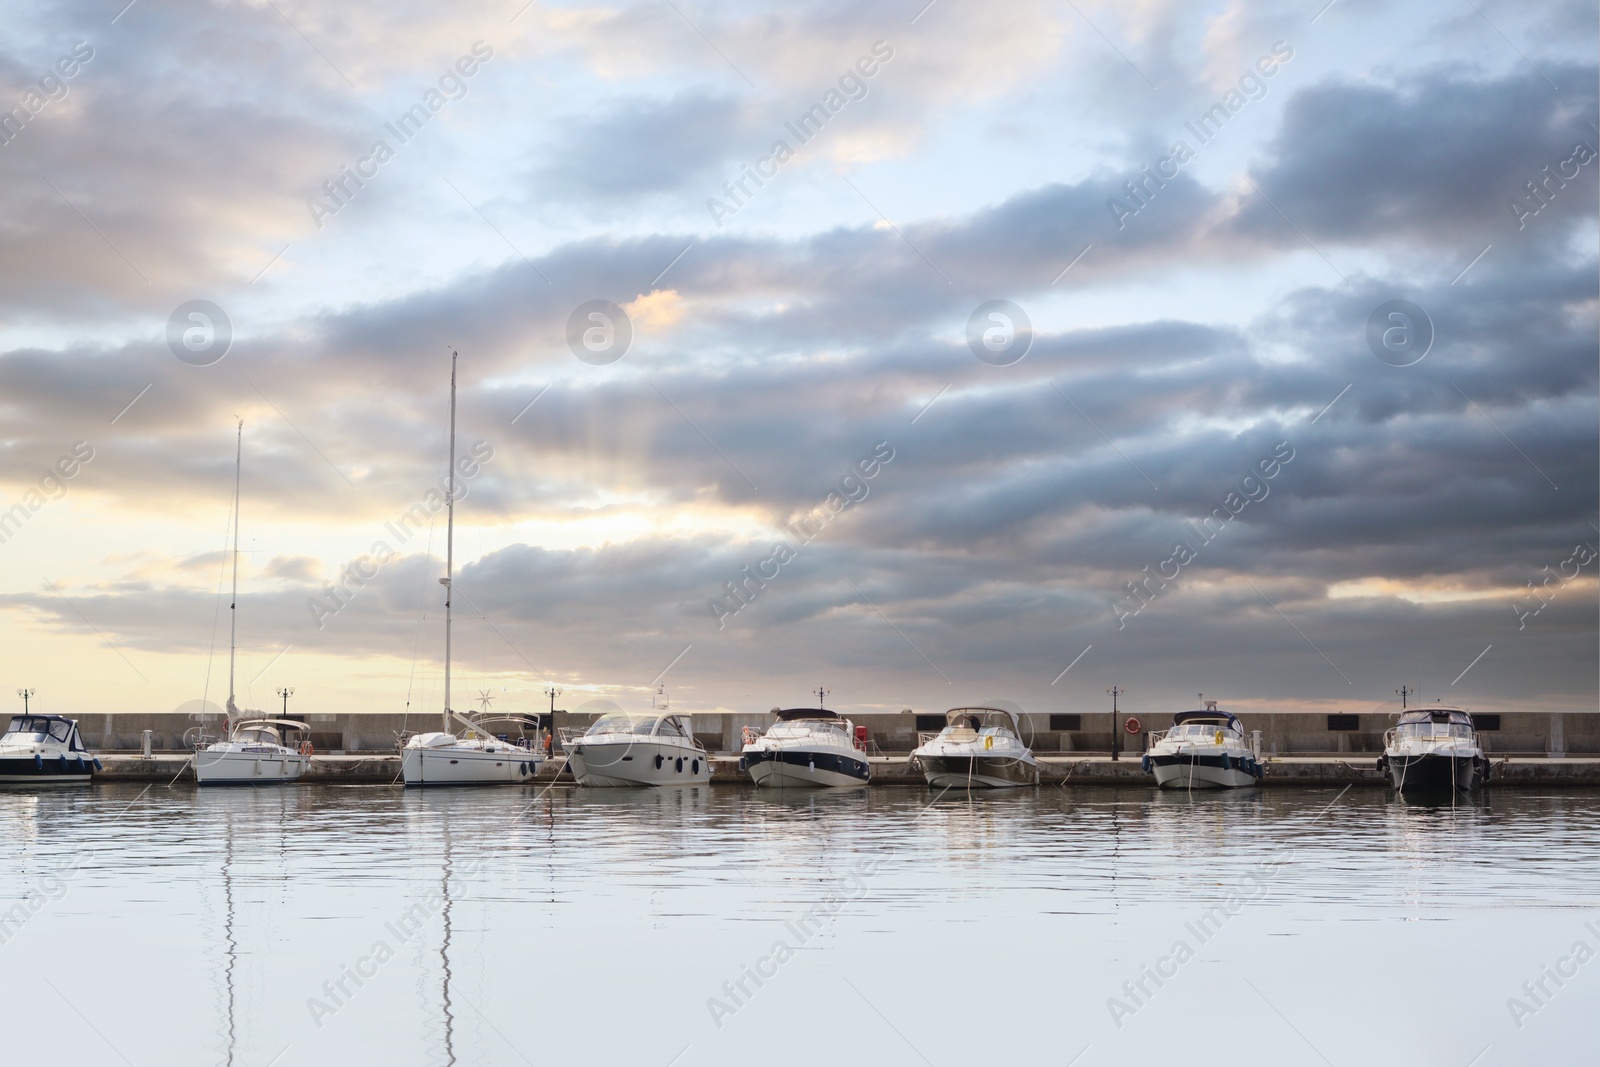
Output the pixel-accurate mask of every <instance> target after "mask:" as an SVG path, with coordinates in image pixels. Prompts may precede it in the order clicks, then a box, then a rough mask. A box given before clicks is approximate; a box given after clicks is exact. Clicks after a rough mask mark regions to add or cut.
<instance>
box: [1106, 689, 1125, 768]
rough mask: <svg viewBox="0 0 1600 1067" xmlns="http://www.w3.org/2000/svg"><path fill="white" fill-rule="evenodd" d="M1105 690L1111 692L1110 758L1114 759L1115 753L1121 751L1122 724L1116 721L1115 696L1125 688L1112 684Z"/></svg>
mask: <svg viewBox="0 0 1600 1067" xmlns="http://www.w3.org/2000/svg"><path fill="white" fill-rule="evenodd" d="M1106 692H1108V693H1110V694H1111V758H1112V759H1113V760H1116V759H1117V758H1118V756H1117V754H1118V753H1119V752H1121V751H1122V724H1121V723H1120V722H1118V721H1117V697H1119V696H1121V695H1122V694H1124V693H1126V692H1127V690H1126V689H1121V688H1119V687H1117V686H1112V687H1111V688H1110V689H1107V690H1106Z"/></svg>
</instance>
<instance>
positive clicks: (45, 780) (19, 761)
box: [0, 756, 95, 785]
mask: <svg viewBox="0 0 1600 1067" xmlns="http://www.w3.org/2000/svg"><path fill="white" fill-rule="evenodd" d="M94 763H95V761H94V759H93V757H90V758H88V759H81V760H80V759H78V758H76V757H74V756H69V757H67V758H65V759H63V758H62V757H60V756H41V757H39V758H38V759H35V758H34V757H33V756H11V757H0V785H87V784H88V783H89V782H90V781H92V780H93V778H94Z"/></svg>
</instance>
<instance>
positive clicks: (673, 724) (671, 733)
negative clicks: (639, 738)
mask: <svg viewBox="0 0 1600 1067" xmlns="http://www.w3.org/2000/svg"><path fill="white" fill-rule="evenodd" d="M656 734H657V735H659V736H661V737H682V736H683V724H681V723H680V722H678V720H677V719H662V720H661V727H660V729H658V730H656Z"/></svg>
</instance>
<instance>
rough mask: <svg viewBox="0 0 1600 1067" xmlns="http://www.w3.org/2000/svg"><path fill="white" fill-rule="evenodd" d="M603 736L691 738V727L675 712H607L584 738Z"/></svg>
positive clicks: (687, 720)
mask: <svg viewBox="0 0 1600 1067" xmlns="http://www.w3.org/2000/svg"><path fill="white" fill-rule="evenodd" d="M605 734H633V735H634V736H636V737H691V736H693V735H692V733H691V727H690V725H689V719H688V718H687V717H686V716H683V715H679V714H677V713H675V712H660V711H648V712H629V711H609V712H607V713H606V714H604V715H602V716H600V717H599V718H598V719H596V720H595V721H594V722H593V723H592V724H591V725H590V726H589V728H588V729H587V730H585V731H584V733H583V735H584V736H585V737H599V736H602V735H605Z"/></svg>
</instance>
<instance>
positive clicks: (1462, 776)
mask: <svg viewBox="0 0 1600 1067" xmlns="http://www.w3.org/2000/svg"><path fill="white" fill-rule="evenodd" d="M1378 770H1379V772H1380V773H1384V774H1387V775H1388V777H1389V782H1390V784H1391V785H1393V786H1394V787H1395V788H1396V789H1398V790H1400V791H1401V792H1408V791H1413V792H1418V793H1422V792H1440V793H1449V792H1471V791H1472V790H1474V789H1476V788H1478V787H1479V786H1480V785H1482V784H1484V783H1485V782H1487V781H1488V780H1489V761H1488V759H1487V758H1485V757H1484V754H1483V747H1482V745H1480V744H1479V743H1478V734H1477V731H1476V730H1475V729H1474V728H1473V725H1472V716H1471V715H1469V714H1468V713H1467V712H1466V711H1465V710H1464V709H1462V708H1457V707H1452V706H1449V705H1445V704H1441V703H1437V702H1436V703H1435V704H1434V705H1433V706H1431V707H1421V708H1402V709H1401V711H1400V722H1399V723H1398V724H1396V725H1395V726H1394V727H1393V728H1391V729H1390V730H1389V731H1388V732H1387V733H1385V734H1384V735H1383V755H1382V756H1380V757H1378Z"/></svg>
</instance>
